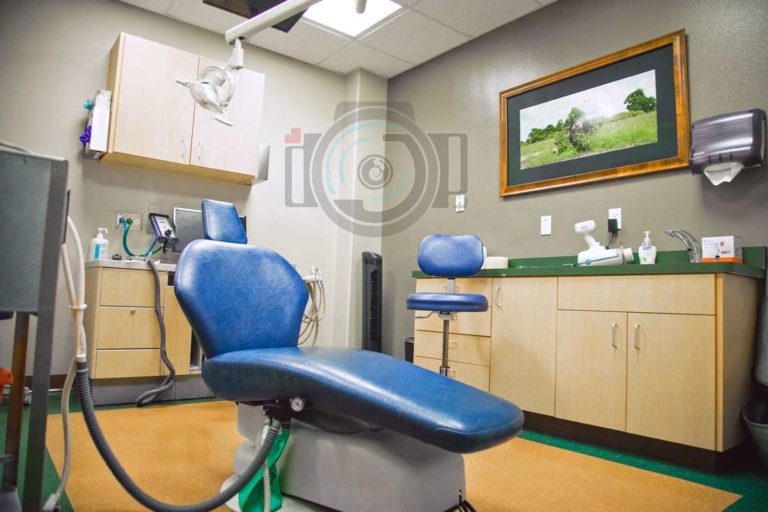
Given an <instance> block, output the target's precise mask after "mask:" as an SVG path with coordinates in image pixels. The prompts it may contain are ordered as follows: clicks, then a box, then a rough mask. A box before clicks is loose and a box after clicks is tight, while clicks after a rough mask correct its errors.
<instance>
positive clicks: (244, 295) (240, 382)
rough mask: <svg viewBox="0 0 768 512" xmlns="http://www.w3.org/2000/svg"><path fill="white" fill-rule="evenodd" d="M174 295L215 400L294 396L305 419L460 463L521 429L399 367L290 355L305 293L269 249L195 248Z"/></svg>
mask: <svg viewBox="0 0 768 512" xmlns="http://www.w3.org/2000/svg"><path fill="white" fill-rule="evenodd" d="M174 286H175V289H176V296H177V297H178V299H179V303H180V305H181V307H182V309H183V311H184V313H185V314H186V316H187V318H188V319H189V322H190V324H191V325H192V329H193V330H194V332H195V334H196V335H197V338H198V340H199V341H200V343H201V345H202V347H203V350H204V352H205V354H206V356H207V359H206V361H205V363H204V364H203V377H204V379H205V382H206V383H207V384H208V386H209V387H210V388H211V390H212V391H213V392H214V393H215V394H216V396H218V397H220V398H223V399H227V400H234V401H239V402H245V403H263V402H265V401H271V400H274V399H277V398H290V397H295V396H302V397H304V398H306V399H307V400H308V402H309V403H310V404H311V407H310V409H308V410H307V413H309V414H311V413H312V412H313V411H318V412H321V413H322V412H327V413H329V414H336V415H340V416H345V417H349V418H354V419H357V420H360V421H362V422H366V423H369V424H374V425H377V426H378V427H381V428H386V429H390V430H393V431H395V432H399V433H402V434H405V435H409V436H412V437H414V438H416V439H420V440H422V441H424V442H426V443H429V444H433V445H435V446H439V447H441V448H444V449H446V450H451V451H454V452H460V453H466V452H473V451H477V450H482V449H484V448H488V447H490V446H493V445H496V444H498V443H501V442H503V441H505V440H507V439H509V438H511V437H513V436H514V435H515V434H517V433H518V432H519V430H520V429H521V428H522V424H523V414H522V412H521V411H520V410H519V409H518V408H517V407H516V406H515V405H513V404H511V403H509V402H507V401H506V400H503V399H501V398H498V397H495V396H493V395H490V394H488V393H485V392H483V391H480V390H478V389H475V388H472V387H470V386H467V385H465V384H462V383H460V382H456V381H454V380H452V379H449V378H447V377H443V376H441V375H438V374H437V373H433V372H430V371H427V370H424V369H422V368H419V367H417V366H415V365H412V364H410V363H406V362H404V361H401V360H399V359H395V358H393V357H390V356H387V355H384V354H381V353H378V352H370V351H363V350H354V349H332V348H298V347H297V346H296V344H297V340H298V333H299V326H300V323H301V318H302V314H303V311H304V307H305V305H306V302H307V292H306V288H305V287H304V284H303V282H302V280H301V277H299V275H298V274H297V273H296V271H295V270H294V269H293V267H291V265H289V264H288V262H287V261H285V260H284V259H283V258H282V257H280V256H279V255H278V254H276V253H274V252H272V251H270V250H268V249H264V248H258V247H252V246H247V245H236V244H230V243H222V242H214V241H210V240H196V241H194V242H192V243H191V244H189V245H188V246H187V248H186V249H185V250H184V252H183V253H182V255H181V258H180V260H179V264H178V266H177V268H176V277H175V279H174ZM299 418H300V419H301V416H299Z"/></svg>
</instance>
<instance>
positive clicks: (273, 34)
mask: <svg viewBox="0 0 768 512" xmlns="http://www.w3.org/2000/svg"><path fill="white" fill-rule="evenodd" d="M248 42H249V43H251V44H254V45H256V46H259V47H261V48H266V49H267V50H272V51H273V52H277V53H280V54H282V55H287V56H289V57H293V58H294V59H298V60H302V61H304V62H309V63H310V64H317V63H318V62H320V61H321V60H323V59H325V58H327V57H329V56H330V55H333V54H334V53H336V52H337V51H339V50H340V49H342V48H343V47H344V46H346V45H347V44H349V43H351V42H352V38H348V37H345V36H342V35H340V34H336V33H335V32H331V31H329V30H326V29H324V28H321V27H318V26H316V25H313V24H312V23H310V22H307V21H305V20H301V21H299V22H298V23H297V24H296V25H295V26H294V27H293V29H292V30H291V31H290V32H288V33H287V34H286V33H285V32H282V31H280V30H276V29H267V30H264V31H262V32H259V33H258V34H256V35H255V36H252V37H251V38H250V39H248Z"/></svg>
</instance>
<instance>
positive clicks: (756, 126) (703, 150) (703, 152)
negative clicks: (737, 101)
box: [688, 108, 765, 185]
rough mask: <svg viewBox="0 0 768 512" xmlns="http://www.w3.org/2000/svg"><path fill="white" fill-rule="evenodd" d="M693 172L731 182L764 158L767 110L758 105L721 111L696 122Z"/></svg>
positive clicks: (759, 163)
mask: <svg viewBox="0 0 768 512" xmlns="http://www.w3.org/2000/svg"><path fill="white" fill-rule="evenodd" d="M692 138H693V140H692V144H691V156H690V158H689V159H688V165H689V166H690V168H691V173H693V174H705V175H706V176H707V178H709V180H710V181H711V182H712V183H714V184H715V185H719V184H720V183H723V182H730V181H731V180H732V179H733V178H734V177H736V175H737V174H738V173H739V172H741V170H742V169H744V168H746V167H754V166H756V165H762V164H763V162H764V161H765V111H764V110H761V109H759V108H755V109H751V110H744V111H741V112H733V113H731V114H721V115H719V116H714V117H708V118H706V119H701V120H699V121H696V122H694V123H693V134H692Z"/></svg>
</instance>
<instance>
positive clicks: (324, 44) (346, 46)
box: [121, 0, 556, 78]
mask: <svg viewBox="0 0 768 512" xmlns="http://www.w3.org/2000/svg"><path fill="white" fill-rule="evenodd" d="M121 1H123V2H125V3H128V4H131V5H134V6H136V7H140V8H142V9H146V10H150V11H153V12H156V13H159V14H163V15H165V16H168V17H171V18H174V19H177V20H179V21H182V22H185V23H188V24H190V25H195V26H197V27H200V28H203V29H206V30H210V31H213V32H216V33H219V34H223V33H224V32H226V30H227V29H229V28H231V27H233V26H235V25H237V24H238V23H241V22H242V21H243V20H244V18H242V17H240V16H237V15H235V14H232V13H229V12H226V11H223V10H221V9H217V8H215V7H212V6H209V5H205V4H203V3H202V0H121ZM350 1H352V0H350ZM394 1H395V2H396V3H398V4H400V5H401V6H402V8H401V9H399V10H398V11H397V12H395V13H393V14H392V15H391V16H389V17H388V18H387V19H385V20H384V21H383V22H382V23H379V24H377V25H376V26H374V27H372V28H370V29H368V30H366V31H364V32H363V33H361V34H359V35H358V36H357V37H350V36H347V35H345V34H341V33H339V32H336V31H334V30H332V29H329V28H327V27H321V26H319V25H318V24H316V23H313V22H311V21H310V20H306V19H302V20H301V21H300V22H299V24H297V25H296V27H295V28H294V30H292V31H291V32H290V33H288V34H285V33H282V32H279V31H277V30H267V31H263V32H261V33H258V34H256V35H254V36H252V37H250V38H249V39H248V43H250V44H253V45H255V46H259V47H261V48H264V49H267V50H270V51H273V52H276V53H279V54H282V55H286V56H288V57H292V58H295V59H297V60H301V61H304V62H307V63H309V64H313V65H316V66H319V67H323V68H326V69H329V70H331V71H335V72H337V73H342V74H345V73H348V72H350V71H353V70H355V69H359V68H362V69H367V70H368V71H371V72H373V73H375V74H378V75H381V76H383V77H385V78H389V77H392V76H395V75H397V74H400V73H402V72H403V71H406V70H408V69H410V68H412V67H414V66H416V65H419V64H421V63H423V62H426V61H428V60H430V59H433V58H435V57H437V56H438V55H440V54H442V53H445V52H447V51H449V50H451V49H453V48H455V47H457V46H460V45H462V44H464V43H466V42H468V41H470V40H472V39H473V38H475V37H478V36H480V35H482V34H484V33H486V32H489V31H491V30H493V29H495V28H497V27H499V26H501V25H503V24H506V23H508V22H510V21H512V20H514V19H517V18H519V17H521V16H524V15H526V14H528V13H530V12H533V11H534V10H536V9H538V8H540V7H542V6H544V5H547V4H549V3H552V2H554V1H556V0H394Z"/></svg>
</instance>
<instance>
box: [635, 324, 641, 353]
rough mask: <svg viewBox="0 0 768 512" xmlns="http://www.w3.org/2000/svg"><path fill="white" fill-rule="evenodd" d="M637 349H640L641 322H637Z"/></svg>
mask: <svg viewBox="0 0 768 512" xmlns="http://www.w3.org/2000/svg"><path fill="white" fill-rule="evenodd" d="M635 349H637V350H640V324H635Z"/></svg>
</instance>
